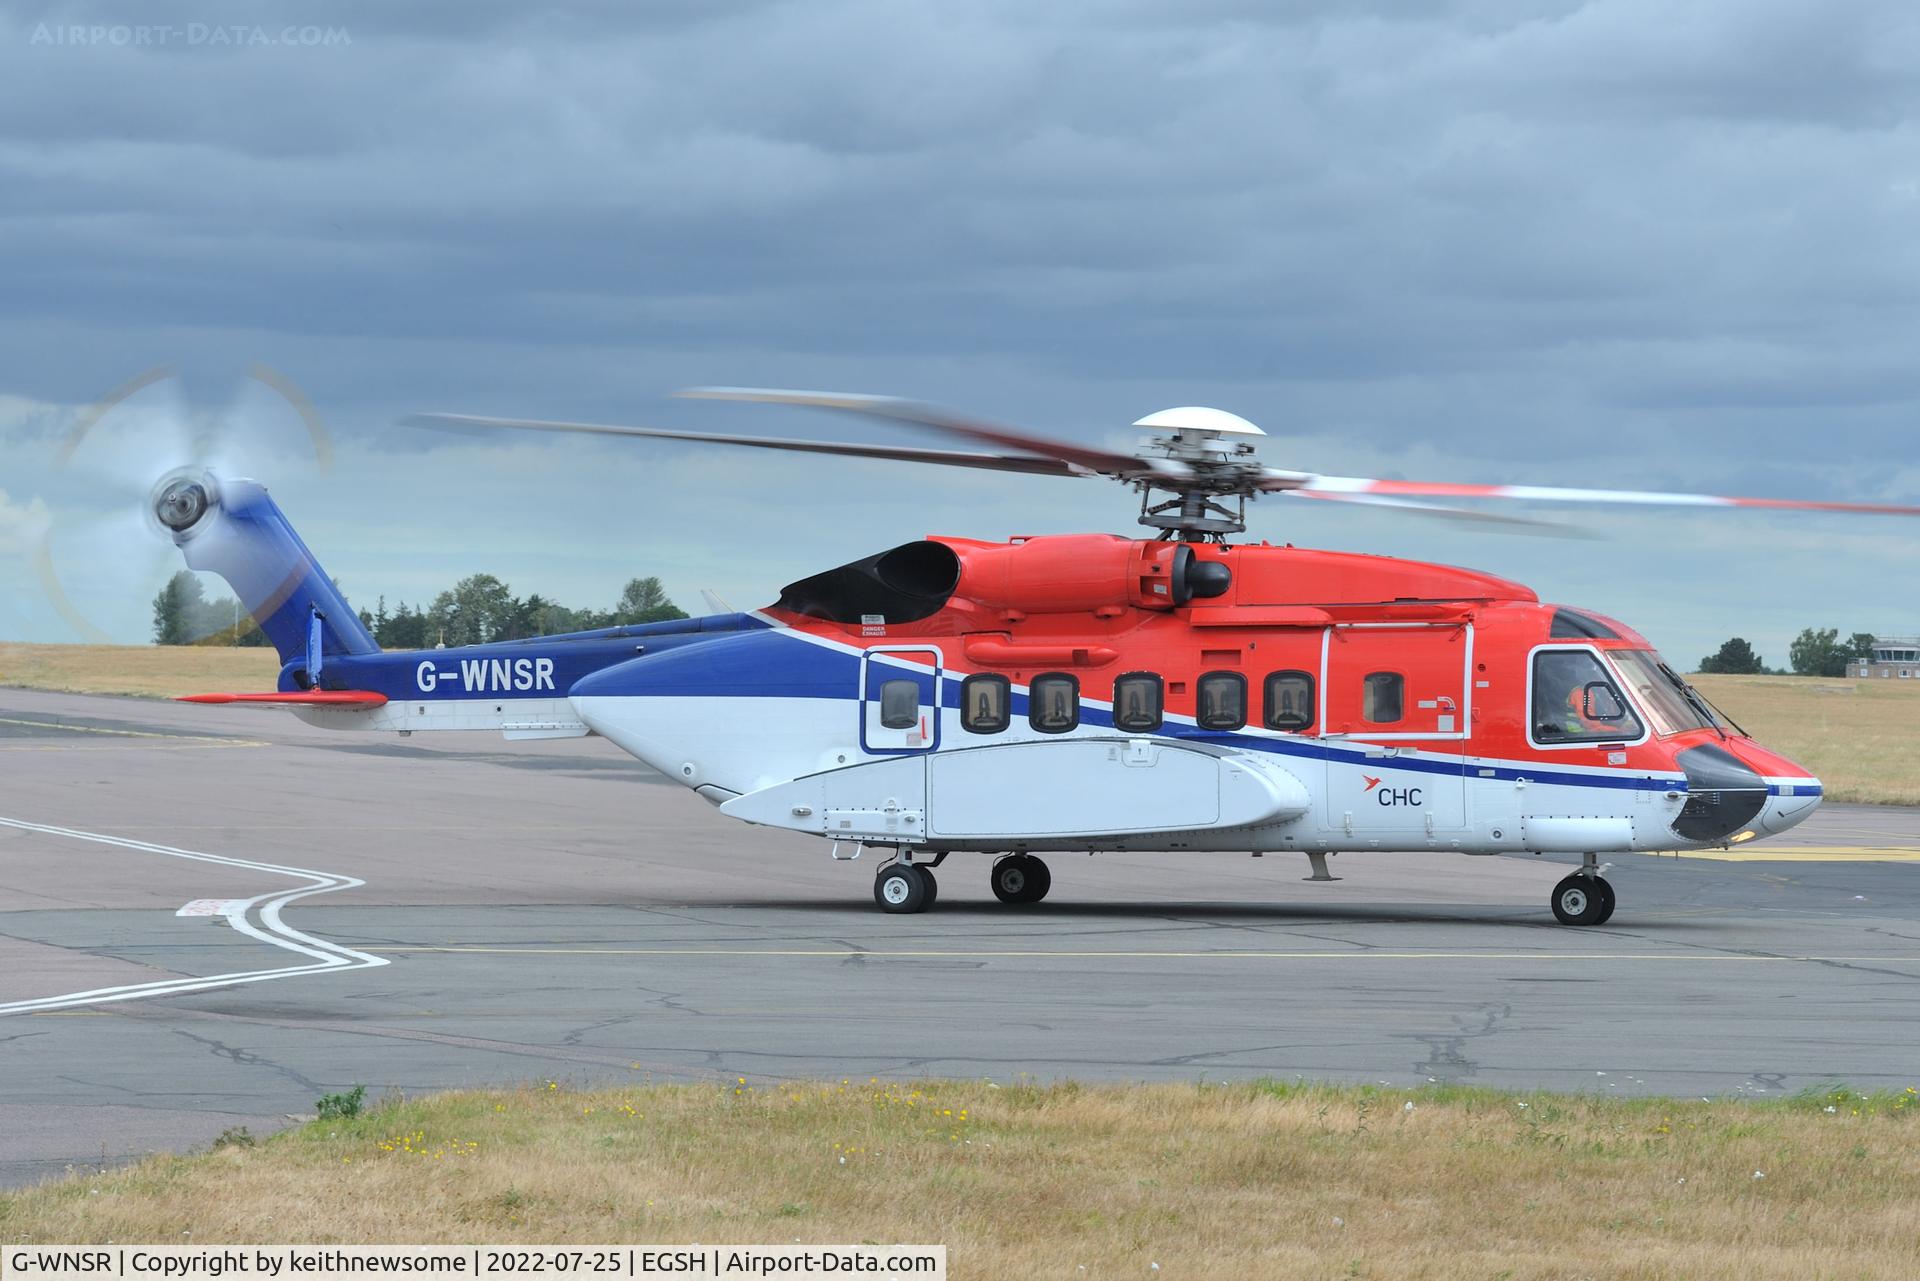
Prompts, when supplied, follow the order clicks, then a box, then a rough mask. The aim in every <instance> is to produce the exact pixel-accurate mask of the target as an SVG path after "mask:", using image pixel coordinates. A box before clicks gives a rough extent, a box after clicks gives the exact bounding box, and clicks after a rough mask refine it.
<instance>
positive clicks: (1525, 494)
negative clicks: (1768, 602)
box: [1269, 476, 1920, 516]
mask: <svg viewBox="0 0 1920 1281" xmlns="http://www.w3.org/2000/svg"><path fill="white" fill-rule="evenodd" d="M1269 487H1270V488H1275V489H1282V488H1285V489H1295V490H1296V492H1297V491H1298V490H1301V489H1314V490H1319V491H1321V492H1323V493H1328V494H1348V495H1370V496H1378V497H1401V498H1408V497H1410V498H1469V499H1480V498H1492V499H1502V500H1506V501H1510V502H1525V503H1613V504H1623V505H1630V506H1642V505H1644V506H1665V507H1722V508H1725V507H1751V508H1761V509H1765V510H1770V511H1818V512H1849V513H1853V514H1855V515H1868V516H1920V507H1907V506H1901V505H1898V504H1894V503H1830V502H1819V501H1816V500H1813V499H1808V498H1728V497H1722V496H1720V495H1717V494H1676V493H1662V492H1659V491H1657V490H1643V489H1567V488H1562V487H1557V486H1552V485H1456V484H1450V483H1447V482H1444V481H1424V480H1375V479H1372V478H1370V477H1365V476H1309V477H1307V478H1305V480H1304V481H1303V482H1301V484H1300V485H1298V486H1293V485H1279V484H1275V485H1271V486H1269Z"/></svg>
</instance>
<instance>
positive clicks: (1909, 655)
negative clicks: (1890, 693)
mask: <svg viewBox="0 0 1920 1281" xmlns="http://www.w3.org/2000/svg"><path fill="white" fill-rule="evenodd" d="M1847 675H1849V676H1874V677H1886V678H1888V679H1890V680H1920V637H1914V636H1876V637H1874V638H1873V657H1872V658H1856V659H1854V660H1852V661H1851V662H1849V663H1848V664H1847Z"/></svg>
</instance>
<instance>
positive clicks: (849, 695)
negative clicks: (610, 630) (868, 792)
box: [573, 628, 1817, 795]
mask: <svg viewBox="0 0 1920 1281" xmlns="http://www.w3.org/2000/svg"><path fill="white" fill-rule="evenodd" d="M903 643H904V642H903ZM860 661H861V655H860V653H858V652H853V651H849V650H846V649H841V648H839V647H837V646H835V645H830V644H823V643H819V642H816V641H814V640H811V639H808V638H806V637H804V636H802V635H800V634H797V633H795V632H792V631H789V630H787V629H785V628H779V629H770V630H766V631H761V632H758V633H755V634H752V635H737V636H731V637H728V638H727V639H726V643H725V644H715V645H708V646H702V647H699V648H697V649H693V650H682V651H679V652H676V653H661V654H653V653H649V655H648V656H647V657H645V658H641V659H637V660H635V661H633V662H630V663H622V664H620V665H619V666H617V667H608V668H606V669H605V670H603V671H600V672H596V673H594V674H593V675H591V676H588V677H585V678H583V679H582V680H581V681H580V682H579V684H577V685H576V686H575V687H574V689H573V692H574V693H576V694H579V695H581V696H583V697H593V698H622V697H627V698H633V697H640V698H645V697H653V698H673V697H680V698H821V699H837V700H840V701H843V702H846V703H848V704H849V705H852V704H855V703H857V702H858V700H859V679H860V676H859V673H860ZM902 661H907V662H911V660H910V659H903V660H902ZM940 702H941V706H943V707H945V708H947V709H950V710H954V711H958V710H959V707H960V680H959V679H957V678H954V679H949V680H945V681H942V682H941V698H940ZM1026 702H1027V696H1026V695H1025V694H1023V693H1021V692H1019V691H1017V690H1016V691H1015V692H1014V695H1013V709H1012V710H1013V713H1014V714H1015V715H1016V716H1024V715H1026V710H1027V708H1026ZM1080 716H1081V722H1082V724H1085V725H1090V726H1094V727H1096V728H1101V729H1111V728H1113V713H1112V712H1111V711H1110V710H1109V709H1107V708H1104V707H1093V706H1087V705H1084V704H1083V705H1082V707H1081V713H1080ZM855 720H856V714H855V713H854V712H853V711H852V710H851V708H850V710H849V713H848V723H849V725H851V724H854V723H855ZM1156 736H1157V737H1161V738H1179V739H1184V740H1187V741H1191V742H1201V743H1210V744H1214V745H1217V746H1220V747H1230V748H1234V749H1236V750H1239V751H1256V752H1266V753H1269V754H1271V755H1275V756H1284V757H1289V758H1292V759H1298V760H1321V761H1334V762H1339V763H1345V764H1367V765H1369V767H1383V768H1387V769H1394V770H1407V771H1411V772H1414V773H1419V774H1432V775H1437V776H1447V777H1461V776H1464V777H1466V778H1469V779H1475V778H1479V779H1492V780H1506V781H1516V780H1519V779H1526V780H1527V781H1529V782H1533V783H1551V784H1555V785H1557V786H1562V787H1596V788H1606V789H1610V790H1621V791H1643V790H1644V791H1660V792H1668V791H1676V792H1684V791H1686V790H1687V784H1686V780H1685V779H1684V778H1677V777H1668V776H1661V775H1651V774H1644V773H1641V774H1625V773H1623V774H1580V773H1574V772H1571V771H1567V770H1556V769H1553V768H1551V767H1540V766H1535V765H1531V764H1518V765H1516V764H1514V763H1513V762H1511V761H1507V762H1482V761H1479V760H1477V759H1476V758H1474V757H1472V756H1467V757H1464V758H1462V757H1458V756H1455V757H1434V756H1430V755H1429V756H1396V757H1392V758H1383V757H1378V756H1373V757H1370V756H1368V754H1367V747H1366V746H1365V745H1364V740H1359V741H1356V742H1355V743H1353V745H1351V746H1348V745H1345V744H1333V743H1329V742H1326V741H1325V740H1321V739H1311V738H1300V737H1297V736H1292V735H1279V736H1274V737H1268V736H1266V735H1263V734H1248V733H1244V732H1237V731H1225V730H1207V729H1201V728H1199V727H1198V726H1196V725H1193V724H1191V723H1180V722H1176V721H1171V720H1169V721H1168V722H1167V723H1166V724H1165V725H1164V726H1162V727H1161V728H1160V729H1159V730H1158V731H1157V732H1156ZM1376 750H1377V748H1376ZM1483 771H1490V772H1483ZM1796 786H1797V785H1796ZM1796 794H1801V793H1799V792H1796ZM1804 794H1806V795H1816V794H1817V793H1815V792H1812V791H1808V792H1806V793H1804Z"/></svg>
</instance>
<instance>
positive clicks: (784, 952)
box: [364, 946, 1920, 965]
mask: <svg viewBox="0 0 1920 1281" xmlns="http://www.w3.org/2000/svg"><path fill="white" fill-rule="evenodd" d="M364 950H366V951H368V952H373V953H377V954H381V955H392V954H398V953H409V952H446V953H454V954H461V955H472V954H478V955H483V956H772V957H832V958H835V959H845V958H847V957H852V956H858V957H870V958H872V959H875V960H886V959H888V958H892V957H904V958H915V959H925V958H934V959H944V960H993V959H1016V960H1028V959H1044V958H1053V957H1058V958H1064V959H1068V960H1088V959H1100V960H1113V959H1125V960H1193V961H1204V960H1229V961H1359V960H1369V959H1371V960H1385V961H1749V962H1767V961H1771V962H1779V961H1845V962H1858V963H1864V962H1875V963H1878V964H1883V965H1884V964H1901V965H1907V964H1920V956H1756V955H1752V954H1748V953H1737V952H1385V951H1377V950H1373V949H1354V950H1352V951H1346V952H1237V951H1235V952H1226V951H1223V952H1147V951H1074V950H1071V949H1057V950H1013V949H1009V950H996V949H971V950H962V951H951V950H932V949H924V948H911V949H893V950H880V949H857V950H856V949H853V948H844V947H823V948H771V947H767V948H761V947H484V946H474V947H453V946H450V947H427V946H419V947H407V946H397V947H370V948H366V949H364Z"/></svg>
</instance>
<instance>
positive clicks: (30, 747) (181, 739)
mask: <svg viewBox="0 0 1920 1281" xmlns="http://www.w3.org/2000/svg"><path fill="white" fill-rule="evenodd" d="M0 725H24V726H27V727H28V728H30V729H57V730H65V731H66V732H67V733H69V734H103V735H106V736H107V737H110V738H141V739H169V740H173V742H175V743H178V744H179V745H180V746H181V747H185V746H194V747H266V746H268V744H267V743H265V742H262V741H259V740H257V739H249V738H223V737H220V736H218V735H213V734H172V733H166V732H163V731H158V730H145V729H113V728H109V727H107V726H104V725H66V724H62V723H61V722H59V721H36V720H28V719H25V718H23V717H16V716H0ZM126 746H132V744H126ZM113 750H115V749H114V748H112V747H104V746H102V747H76V746H73V745H70V744H64V743H60V744H55V743H22V744H18V745H11V746H0V752H101V751H113Z"/></svg>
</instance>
